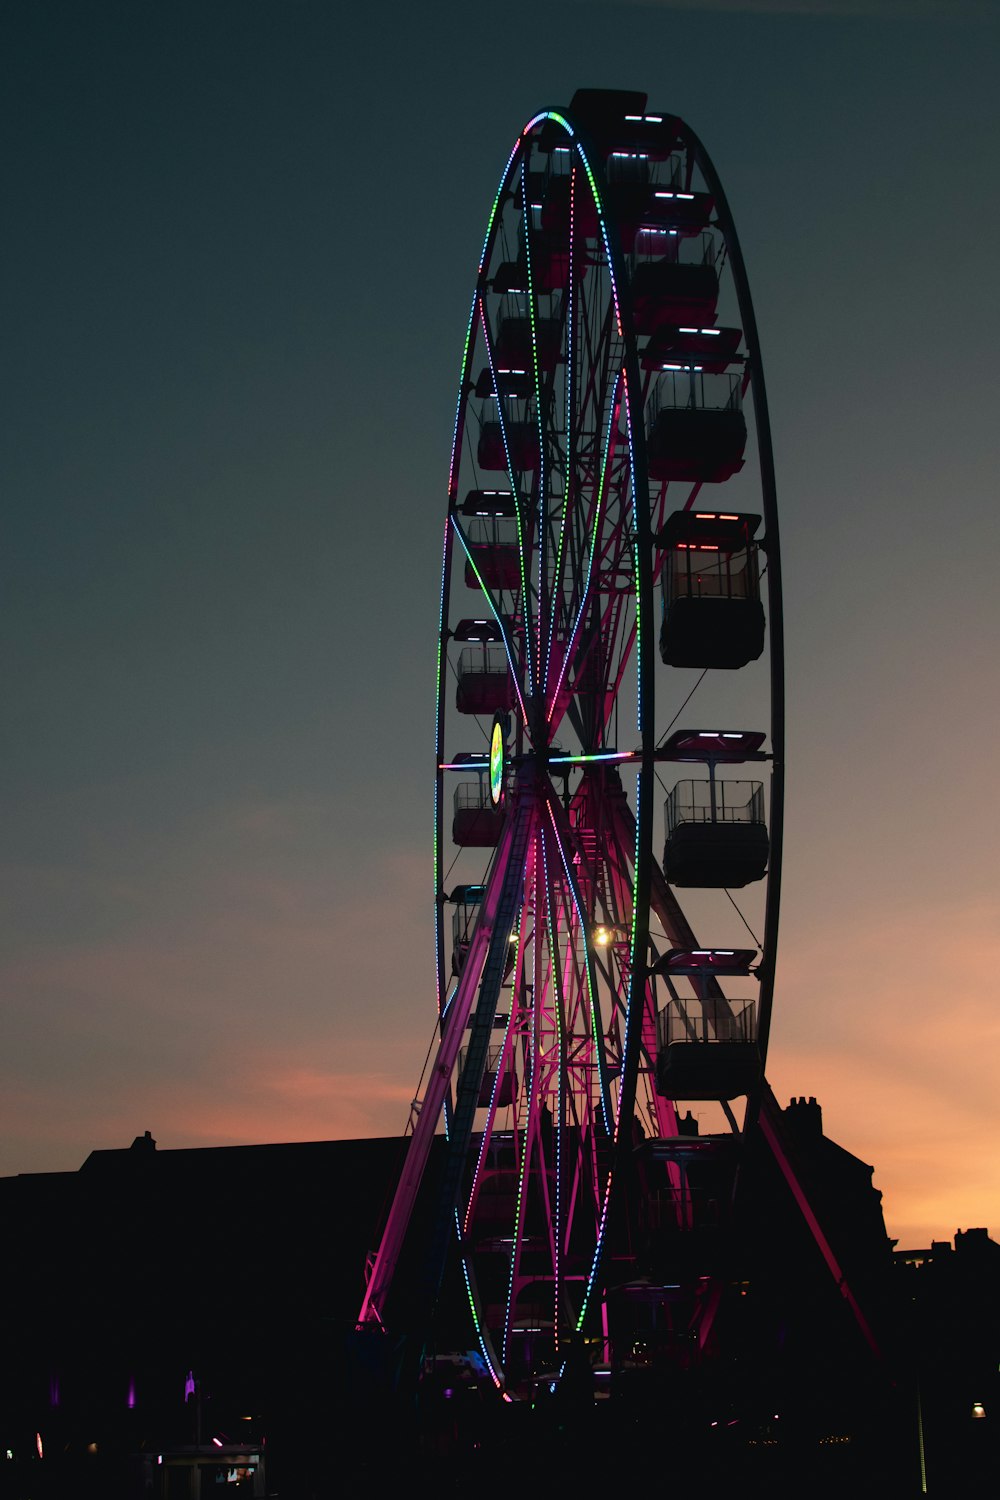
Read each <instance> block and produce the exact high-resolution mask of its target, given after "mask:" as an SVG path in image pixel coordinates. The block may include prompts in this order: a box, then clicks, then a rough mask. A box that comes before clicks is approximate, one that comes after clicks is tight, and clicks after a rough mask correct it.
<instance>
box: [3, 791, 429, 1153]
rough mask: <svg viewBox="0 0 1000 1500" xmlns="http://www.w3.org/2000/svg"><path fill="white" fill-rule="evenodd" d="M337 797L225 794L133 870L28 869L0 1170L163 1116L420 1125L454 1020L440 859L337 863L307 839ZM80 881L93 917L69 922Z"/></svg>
mask: <svg viewBox="0 0 1000 1500" xmlns="http://www.w3.org/2000/svg"><path fill="white" fill-rule="evenodd" d="M322 815H323V810H321V809H317V808H316V807H313V806H310V807H304V806H302V807H294V806H287V807H283V808H282V807H275V806H256V805H247V806H237V807H232V808H228V809H225V810H223V811H222V812H220V814H219V816H218V817H217V818H215V819H214V820H213V821H212V822H211V823H210V824H206V825H202V826H201V827H200V828H199V830H198V831H197V834H196V835H195V834H190V833H189V834H188V836H187V837H186V838H185V839H184V840H181V841H180V844H179V846H177V847H175V846H174V845H173V844H171V843H170V842H169V841H166V842H164V843H163V844H161V846H160V847H159V848H157V849H155V850H152V851H147V852H146V856H145V858H146V864H147V868H145V869H144V870H143V872H142V874H141V878H140V876H139V875H137V876H136V880H135V883H134V884H133V885H130V882H129V878H128V871H127V870H125V869H114V870H112V871H110V872H109V871H104V870H102V871H99V872H97V873H95V874H82V873H81V872H79V871H73V870H68V869H67V870H58V869H52V868H48V867H46V868H40V869H38V870H37V871H32V870H29V869H25V868H21V869H19V870H18V871H17V872H16V880H17V882H18V887H19V891H20V900H21V907H22V911H23V912H24V913H25V914H28V913H30V914H31V915H32V920H31V921H26V922H25V923H24V924H22V926H21V929H20V931H19V934H18V935H17V940H16V942H14V943H12V944H11V948H12V950H13V951H12V952H11V955H10V957H8V959H7V961H6V962H5V964H4V965H3V967H2V969H0V984H2V986H3V990H4V994H5V997H6V1009H7V1029H6V1045H5V1049H4V1053H3V1056H2V1057H0V1079H2V1090H3V1092H4V1096H5V1103H4V1105H3V1116H4V1122H5V1127H6V1129H5V1135H6V1140H7V1144H6V1146H5V1148H4V1152H3V1155H2V1157H0V1171H3V1170H6V1171H24V1170H41V1169H46V1168H51V1167H62V1168H71V1167H73V1166H77V1165H79V1162H80V1161H81V1160H82V1159H83V1157H85V1156H86V1154H87V1153H88V1151H89V1150H90V1149H92V1148H93V1147H97V1146H114V1145H123V1144H125V1145H127V1144H128V1143H129V1142H130V1141H131V1139H132V1137H133V1136H134V1135H135V1134H136V1133H137V1132H138V1131H141V1130H143V1129H151V1130H152V1131H153V1134H154V1135H155V1136H157V1137H158V1139H160V1140H161V1143H162V1144H163V1145H171V1144H172V1145H179V1144H205V1145H207V1144H216V1143H218V1142H220V1141H230V1142H237V1141H244V1142H247V1141H263V1140H291V1139H329V1138H336V1137H345V1136H358V1135H380V1134H384V1135H394V1134H398V1133H400V1132H401V1131H402V1128H403V1126H404V1124H405V1121H406V1118H407V1112H408V1107H409V1102H410V1100H411V1098H412V1094H413V1091H414V1089H415V1088H416V1084H417V1075H418V1073H419V1067H420V1062H421V1060H422V1058H423V1056H424V1052H425V1050H426V1047H427V1040H428V1037H429V1036H430V1035H431V1033H432V1032H433V1029H434V988H433V932H432V915H433V903H432V900H431V890H430V862H429V859H428V858H427V856H426V853H425V852H424V851H416V850H412V851H411V850H407V849H406V848H402V849H397V850H395V851H394V852H392V853H381V852H379V851H377V850H375V849H370V850H368V851H365V852H364V853H362V854H358V855H356V856H355V857H354V858H353V859H352V860H350V861H345V866H346V868H344V869H334V868H332V867H331V863H330V861H329V860H328V858H327V857H326V856H325V855H324V856H323V857H320V858H317V857H315V856H314V855H313V854H311V853H310V851H309V848H308V847H307V840H306V839H305V832H304V830H306V829H307V828H310V827H313V826H314V825H315V822H316V820H317V818H321V817H322ZM333 842H334V844H335V842H336V840H335V838H334V840H333ZM148 866H151V867H152V869H150V868H148ZM119 891H123V892H124V895H123V896H122V897H121V898H119V896H118V895H117V894H116V893H118V892H119ZM70 893H72V894H73V899H74V900H75V901H76V903H77V905H78V906H79V908H80V912H81V913H89V916H90V924H91V925H90V929H89V930H86V926H85V930H84V931H83V932H80V931H79V930H78V928H79V926H80V925H81V922H82V921H83V920H84V919H83V917H81V918H80V920H79V921H77V922H75V923H74V924H73V927H72V930H70V931H64V930H63V929H62V927H61V926H60V922H59V920H58V911H59V909H60V907H61V906H62V903H63V898H64V897H67V896H68V895H69V894H70ZM47 914H49V915H47Z"/></svg>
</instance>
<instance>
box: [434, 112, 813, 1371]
mask: <svg viewBox="0 0 1000 1500" xmlns="http://www.w3.org/2000/svg"><path fill="white" fill-rule="evenodd" d="M571 114H572V111H565V112H564V111H557V110H546V111H541V112H539V113H538V114H536V115H534V116H533V117H532V118H531V120H529V122H528V123H527V125H526V126H525V127H524V129H523V130H522V132H521V133H520V135H519V136H518V138H517V141H516V142H515V144H514V147H513V149H512V151H511V153H510V155H509V157H508V161H507V165H506V167H505V169H504V172H503V174H502V176H501V181H500V186H499V188H498V191H497V194H496V196H495V198H494V203H493V208H492V210H491V213H490V218H489V223H488V227H487V232H486V236H485V239H484V244H483V250H482V254H481V256H480V261H479V266H478V272H477V279H476V290H475V292H474V295H473V299H472V306H471V310H470V316H469V323H468V327H467V331H466V340H465V350H464V353H463V360H462V372H461V380H460V390H459V399H458V403H457V408H456V417H455V432H454V438H453V444H452V455H451V464H450V469H449V484H448V510H449V513H448V520H447V522H446V527H445V538H444V546H443V560H442V587H441V612H440V620H439V637H438V703H437V716H436V770H435V898H436V943H437V975H438V995H439V1010H440V1012H441V1014H442V1016H444V1014H445V1012H446V1011H447V1010H448V1008H449V1005H450V999H449V998H448V997H447V982H446V980H445V974H444V955H445V945H444V934H443V922H444V906H445V899H446V898H445V893H444V889H443V884H444V881H443V878H442V870H443V863H442V851H443V845H444V839H443V816H444V788H445V782H446V771H447V770H449V769H451V767H450V764H449V763H448V762H447V761H446V759H445V749H446V747H445V743H444V728H445V701H446V693H445V687H446V685H447V670H448V647H449V640H450V639H451V638H452V633H451V630H450V625H449V621H450V614H449V610H450V605H451V587H452V577H451V575H452V571H453V567H454V566H455V565H456V564H458V565H462V564H464V565H465V566H466V569H467V571H468V570H469V569H470V568H471V569H472V571H473V572H476V568H475V562H474V559H473V556H472V553H471V550H470V548H469V547H468V546H467V545H466V542H465V539H464V537H463V534H462V531H461V527H460V526H459V525H458V523H457V521H456V517H455V511H456V508H457V504H458V483H459V475H460V471H461V467H462V465H461V450H462V444H463V442H464V440H465V438H466V428H467V422H468V417H469V402H470V396H469V392H470V390H471V382H470V380H469V376H470V348H472V347H474V345H475V341H476V339H477V337H478V332H479V329H478V328H477V324H479V325H481V331H482V335H483V345H484V347H485V349H486V352H487V355H488V360H489V372H490V376H491V379H492V384H493V388H494V390H495V391H497V392H498V393H499V389H500V387H499V383H498V381H497V370H496V365H495V361H494V359H493V357H492V353H491V350H490V329H489V327H488V324H487V313H486V305H485V299H486V295H487V290H488V268H489V266H490V263H491V254H492V249H493V245H494V240H495V235H496V233H497V229H498V224H499V220H498V212H499V211H500V209H501V205H502V203H503V201H504V198H505V195H506V193H507V192H508V189H509V185H510V183H511V182H512V181H513V180H515V179H516V178H517V175H518V173H519V172H520V171H521V162H522V159H523V158H524V156H525V152H526V151H528V150H529V149H530V136H531V132H532V131H533V130H534V129H536V128H538V127H539V126H542V125H544V124H545V123H546V122H549V121H554V122H556V123H557V124H558V125H559V126H560V127H561V128H563V129H565V131H566V132H567V134H568V136H569V138H570V139H571V141H572V150H573V151H574V152H575V153H578V155H579V160H580V162H581V164H582V165H583V167H584V169H585V171H586V175H587V179H588V186H589V188H590V190H591V192H592V193H593V197H594V202H595V206H596V208H597V211H598V217H599V221H600V232H601V235H602V237H603V241H604V246H605V252H606V257H607V268H608V273H609V276H610V279H611V285H612V288H613V301H614V308H615V316H616V318H617V320H618V327H619V330H622V329H623V328H624V330H625V332H624V333H623V344H624V350H623V359H622V369H621V384H622V390H623V393H624V399H625V402H626V406H627V412H626V427H627V432H628V443H629V450H630V475H631V480H630V484H631V489H630V493H631V503H632V514H633V517H634V529H635V532H636V538H637V539H636V547H635V564H636V565H635V575H636V581H637V602H636V633H637V636H638V638H639V639H638V643H637V647H636V649H635V651H634V653H633V658H634V663H635V677H636V682H637V705H638V708H637V713H638V720H639V726H640V735H639V737H640V739H641V745H639V746H637V747H636V751H634V752H628V753H627V754H625V755H623V756H622V757H621V758H622V759H623V760H624V759H628V760H634V759H636V758H637V759H638V770H639V774H638V777H637V794H636V818H635V823H634V829H635V853H634V859H633V863H632V903H633V915H634V920H633V923H632V944H631V951H630V959H629V974H630V980H629V1004H628V1008H627V1018H626V1027H625V1031H626V1037H625V1043H624V1051H623V1056H622V1062H623V1064H624V1065H627V1070H626V1067H625V1066H623V1068H622V1070H621V1075H620V1076H621V1084H620V1087H619V1092H618V1098H619V1113H618V1117H617V1119H616V1121H615V1128H614V1136H615V1153H614V1156H615V1163H614V1167H613V1169H612V1170H611V1172H610V1173H609V1176H608V1179H607V1193H606V1194H605V1196H604V1201H603V1207H602V1211H601V1224H600V1227H599V1230H598V1234H597V1246H596V1249H595V1253H594V1256H593V1259H592V1263H591V1272H590V1277H589V1282H588V1287H587V1293H586V1297H585V1299H584V1305H583V1310H582V1312H581V1316H580V1322H581V1324H582V1321H583V1316H584V1315H585V1313H586V1311H587V1305H588V1303H589V1298H590V1292H591V1289H592V1287H593V1286H594V1285H595V1283H596V1280H597V1276H598V1268H599V1265H600V1256H601V1250H602V1246H603V1243H604V1225H605V1220H606V1215H607V1208H608V1204H609V1202H610V1186H611V1181H612V1179H613V1178H614V1177H615V1176H616V1175H617V1174H618V1173H619V1171H620V1169H621V1168H622V1166H623V1164H624V1162H625V1159H626V1157H627V1155H628V1152H629V1130H626V1129H623V1128H622V1125H623V1122H627V1123H628V1125H629V1126H630V1125H631V1112H632V1110H633V1108H634V1105H635V1097H636V1077H635V1075H636V1073H637V1071H638V1068H639V1066H640V1046H639V1037H638V1032H639V1028H640V1023H641V1021H642V1012H643V1008H644V1003H645V1002H644V999H643V1000H642V1001H641V1003H640V1004H635V1003H633V1001H634V999H635V992H636V988H637V981H638V983H639V984H640V985H641V987H642V989H644V988H645V984H646V978H645V971H643V970H642V969H641V966H640V965H639V964H638V963H637V954H639V953H642V952H645V948H646V942H647V938H646V933H645V931H644V930H643V925H644V924H645V925H646V926H648V914H649V911H650V908H651V905H652V874H653V870H654V867H655V866H656V861H655V860H654V857H653V853H652V822H653V819H652V797H653V774H654V770H655V765H654V746H653V735H654V733H655V727H654V724H655V720H654V715H653V697H654V692H653V686H652V651H651V649H650V646H651V635H652V631H651V614H652V576H651V572H652V570H651V563H650V558H651V553H652V545H651V537H650V530H651V528H650V506H649V500H648V488H647V486H648V478H647V464H646V458H645V453H644V446H645V424H644V420H643V406H644V402H645V395H644V394H643V386H642V383H641V379H640V377H639V373H638V354H637V345H636V341H635V337H634V335H633V334H632V332H631V329H632V321H631V313H630V309H629V305H628V304H629V298H630V288H629V285H628V279H627V277H626V276H625V275H624V274H623V252H622V248H621V244H620V241H619V237H618V226H617V223H616V222H614V221H613V220H611V219H608V218H607V216H606V214H605V210H604V206H603V204H602V202H601V198H600V191H599V187H598V180H597V177H596V176H595V173H594V172H593V170H592V168H591V166H590V161H589V157H588V144H587V137H586V132H585V130H584V129H582V128H580V127H579V126H578V125H576V124H575V123H574V122H573V120H572V119H571ZM676 124H677V126H678V133H679V135H681V136H683V138H684V140H685V143H686V149H687V150H688V151H689V153H690V154H691V155H692V157H693V158H694V160H695V161H696V164H697V165H698V167H699V168H700V169H701V171H702V174H703V176H704V177H705V178H706V180H707V179H708V177H709V173H711V174H713V175H714V177H715V182H716V184H717V181H718V179H717V174H714V168H712V166H711V163H710V162H709V161H708V158H707V155H706V154H705V153H704V149H703V148H702V147H701V145H700V142H698V141H697V138H696V137H694V135H693V132H690V131H689V130H688V128H687V127H686V126H684V125H683V122H679V121H678V122H676ZM595 160H596V153H595ZM525 170H526V168H525ZM602 180H603V178H602ZM522 193H523V196H524V199H525V203H526V202H527V187H526V184H525V183H524V181H523V180H522ZM718 201H719V203H720V205H725V200H724V197H723V195H722V192H721V186H719V187H718ZM723 216H725V217H726V219H727V224H726V225H724V226H723V235H724V239H725V244H726V248H727V250H729V251H730V252H731V253H732V252H733V251H735V256H736V258H738V259H739V263H740V266H741V267H742V258H741V256H740V255H739V249H738V241H737V240H736V238H735V228H734V226H733V225H732V219H731V215H730V214H729V211H728V205H725V207H724V210H723V211H722V212H720V216H719V217H720V223H721V221H722V219H723ZM529 259H530V252H529ZM529 274H530V273H529ZM742 275H743V280H742V283H741V284H740V285H739V286H738V293H739V302H740V311H741V322H742V326H743V333H744V336H745V337H746V339H747V344H748V349H749V350H750V354H751V360H752V364H753V372H752V373H753V396H754V414H755V419H756V422H757V427H758V433H759V434H761V433H764V434H766V444H765V441H764V440H761V441H760V445H759V446H760V453H759V455H758V456H759V457H760V455H761V454H763V452H764V450H765V446H766V451H767V454H768V458H769V461H770V463H771V468H770V498H771V505H770V511H771V516H770V517H769V522H768V536H769V537H771V536H773V538H774V545H775V548H776V545H777V525H776V511H775V509H774V505H773V460H770V437H769V431H768V428H767V408H766V395H765V392H764V385H763V370H762V364H761V361H760V356H759V344H758V342H757V339H756V324H755V321H754V320H753V313H752V306H751V305H750V303H749V289H748V287H747V286H746V278H745V271H743V273H742ZM744 292H745V296H744V295H743V294H744ZM529 305H531V306H532V308H533V299H532V298H530V297H529ZM532 341H533V354H534V357H535V361H536V371H535V374H536V380H537V353H538V350H537V343H536V342H535V333H534V329H533V332H532ZM536 394H537V386H536ZM636 399H637V400H638V419H637V418H636V412H635V410H634V401H635V400H636ZM497 400H498V407H499V408H501V417H500V422H499V425H500V428H501V437H502V439H503V444H504V448H505V451H506V456H507V468H508V478H509V483H510V488H511V492H512V494H513V496H514V504H515V511H516V517H517V525H518V551H519V555H520V561H521V568H522V587H523V590H524V597H525V600H526V601H527V600H528V587H527V582H526V579H525V576H524V541H523V531H522V515H521V505H520V496H519V494H518V484H517V481H516V479H515V474H514V465H513V464H512V462H511V454H510V451H509V446H508V442H507V434H506V432H505V431H504V430H503V419H502V403H501V402H500V401H499V395H498V397H497ZM536 404H537V416H538V422H539V433H540V436H539V445H540V448H542V449H544V437H543V436H542V428H541V424H542V415H541V402H540V400H539V401H538V402H537V403H536ZM636 450H638V454H637V451H636ZM542 461H543V460H542V459H540V460H539V462H540V463H541V462H542ZM761 477H762V484H763V483H764V475H763V472H762V476H761ZM640 487H641V488H642V490H643V492H644V496H645V498H644V499H643V500H642V501H641V502H640V501H639V500H637V498H636V492H637V488H640ZM765 488H766V485H765ZM539 492H540V494H543V491H542V487H541V486H539ZM689 503H690V502H689ZM767 510H768V505H767V503H765V511H767ZM772 518H773V524H772ZM768 555H769V558H770V553H769V554H768ZM539 576H541V545H540V546H539ZM477 577H478V574H477ZM778 578H779V574H778V569H777V567H776V566H775V573H774V575H773V577H772V580H770V581H769V604H770V608H769V620H770V622H771V627H772V634H771V637H770V640H769V642H768V650H769V655H770V657H771V663H772V695H771V718H772V745H773V746H774V747H775V750H776V751H777V748H778V739H776V737H775V731H774V723H775V713H776V705H777V704H778V703H779V700H778V699H777V697H776V695H775V692H774V691H773V683H774V681H775V677H774V661H775V650H776V647H778V648H779V656H778V680H779V683H780V680H781V670H780V639H781V637H780V582H778V583H777V586H775V580H777V579H778ZM479 582H480V585H481V597H482V599H483V600H484V601H485V604H486V608H487V610H488V612H489V613H490V614H492V624H493V626H495V627H496V630H497V632H498V635H495V636H494V637H493V639H495V640H498V642H499V643H500V644H501V645H502V647H503V651H504V653H505V655H506V658H507V661H508V664H509V667H510V671H511V677H512V680H513V683H514V688H515V693H516V703H515V704H514V708H515V711H516V712H519V714H520V720H521V725H522V727H523V729H524V730H525V731H526V732H528V735H529V739H530V728H531V725H530V720H531V713H532V705H531V700H532V697H533V693H532V687H533V686H534V670H533V667H532V657H531V652H532V647H533V646H534V647H535V657H536V661H537V670H538V673H539V677H540V678H541V674H542V660H543V655H544V652H543V644H544V637H543V629H542V625H541V623H540V622H539V624H538V635H537V637H535V638H534V639H533V637H532V629H531V627H530V626H529V625H525V627H524V633H525V636H526V641H525V652H526V655H527V675H526V677H522V678H521V679H520V680H519V669H518V665H517V662H516V660H515V652H514V650H513V648H512V640H511V635H510V631H509V628H508V625H507V622H505V620H504V618H503V615H502V611H501V610H499V609H497V608H495V607H494V602H493V600H492V599H491V598H490V591H489V589H488V588H487V587H486V586H485V584H483V583H482V579H481V578H480V579H479ZM539 592H540V597H541V590H540V591H539ZM525 608H526V610H527V602H526V605H525ZM539 609H540V611H541V605H540V606H539ZM776 623H777V630H775V624H776ZM643 637H644V644H645V650H642V649H641V648H642V645H643ZM780 707H781V709H782V712H783V697H782V698H781V699H780ZM548 749H549V746H548V743H547V742H545V743H542V744H539V745H537V746H535V748H534V752H533V755H532V757H531V758H532V761H533V764H534V767H535V769H536V770H540V771H542V772H543V773H544V776H545V784H546V788H547V792H546V795H549V794H552V793H553V791H554V788H553V785H552V783H551V782H550V781H549V780H548V769H549V768H548V759H551V758H552V757H550V756H549V755H548ZM583 758H584V757H582V756H581V757H580V759H583ZM782 764H783V755H782V756H778V755H777V753H776V754H775V756H774V760H773V767H772V776H773V778H774V779H773V780H772V786H773V787H774V788H776V790H775V791H774V792H773V795H774V796H775V797H776V798H777V807H778V813H779V817H778V820H777V823H778V826H777V833H778V837H777V839H776V842H775V857H774V861H773V864H772V866H771V868H770V869H769V872H768V888H767V889H768V923H767V924H766V928H765V934H766V935H765V940H764V950H765V956H766V957H767V958H769V959H770V961H771V971H770V980H769V988H768V990H767V1002H766V1006H764V1005H762V1011H761V1014H762V1015H766V1016H767V1017H768V1018H769V1015H770V996H771V993H772V991H773V951H774V949H773V942H774V937H775V935H776V924H777V899H778V889H779V887H778V881H777V879H776V878H775V879H774V881H773V884H772V880H771V876H772V875H774V876H775V877H776V876H777V873H778V868H776V867H780V805H781V804H780V796H781V792H780V769H781V766H782ZM775 772H777V775H776V777H775V775H774V773H775ZM518 774H519V773H518V771H517V769H516V768H515V770H514V773H513V776H514V781H515V783H516V782H517V779H518ZM774 806H775V803H774V801H772V809H773V808H774ZM522 878H523V876H522ZM661 879H662V877H661ZM772 891H773V902H772ZM637 928H638V929H639V931H638V941H637V940H636V937H637ZM453 994H454V992H453ZM765 1037H766V1032H765ZM758 1098H759V1089H758ZM734 1128H735V1126H734ZM455 1227H456V1229H457V1231H458V1234H459V1240H460V1242H461V1238H462V1225H461V1223H460V1222H459V1216H456V1226H455ZM464 1265H465V1255H464V1251H463V1266H464ZM470 1301H472V1302H473V1315H474V1317H476V1308H475V1304H474V1299H472V1298H471V1294H470ZM477 1324H478V1319H477ZM487 1342H488V1335H487ZM484 1352H486V1351H485V1347H484ZM493 1353H494V1359H493V1362H490V1360H489V1357H488V1363H490V1367H491V1373H492V1374H493V1376H494V1380H495V1381H496V1383H497V1384H498V1387H500V1388H503V1385H504V1377H503V1375H502V1374H501V1376H500V1378H499V1379H498V1377H497V1373H496V1368H494V1366H496V1367H497V1368H499V1369H500V1370H501V1371H502V1368H503V1362H504V1361H503V1360H500V1359H498V1358H497V1357H496V1355H495V1351H493ZM505 1358H506V1356H504V1359H505Z"/></svg>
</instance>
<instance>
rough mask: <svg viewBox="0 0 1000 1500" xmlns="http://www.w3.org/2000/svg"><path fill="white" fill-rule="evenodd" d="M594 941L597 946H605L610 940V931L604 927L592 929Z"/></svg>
mask: <svg viewBox="0 0 1000 1500" xmlns="http://www.w3.org/2000/svg"><path fill="white" fill-rule="evenodd" d="M594 942H595V943H596V944H597V946H598V948H606V947H607V946H608V944H609V943H610V942H611V933H610V932H609V931H608V929H607V928H606V927H598V928H596V929H595V931H594Z"/></svg>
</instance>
